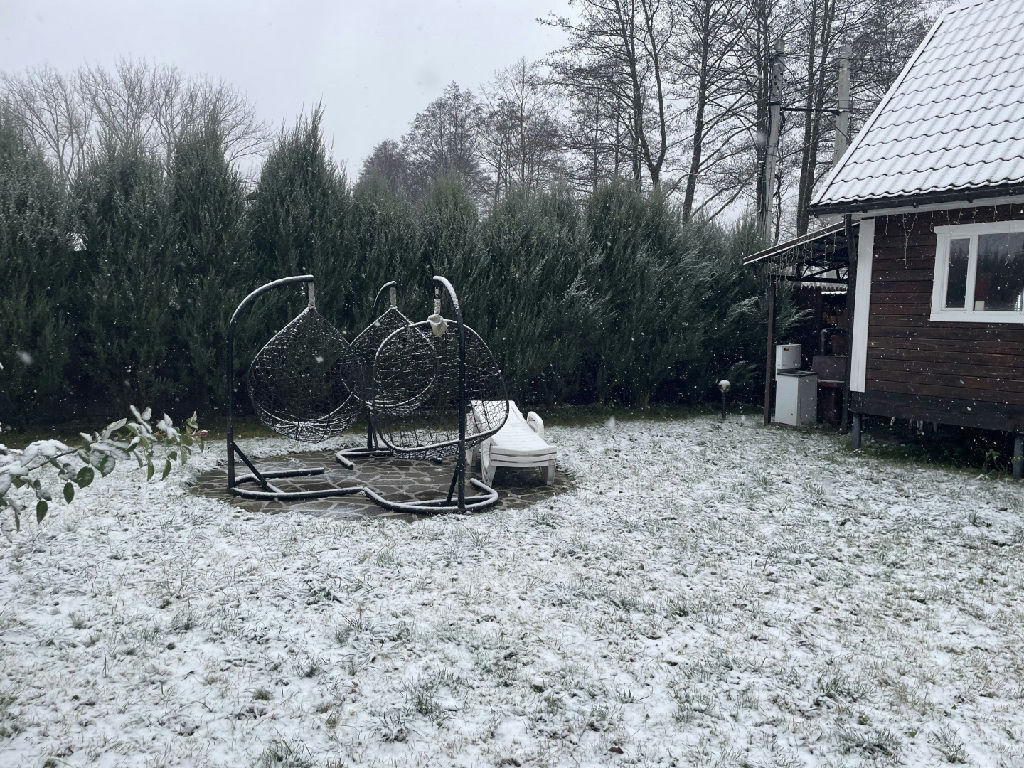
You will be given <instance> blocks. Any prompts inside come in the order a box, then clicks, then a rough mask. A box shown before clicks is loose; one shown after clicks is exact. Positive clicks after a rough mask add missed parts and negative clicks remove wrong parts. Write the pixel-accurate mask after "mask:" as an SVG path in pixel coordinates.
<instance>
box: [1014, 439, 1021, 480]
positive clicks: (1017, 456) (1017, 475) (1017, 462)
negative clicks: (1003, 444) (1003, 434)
mask: <svg viewBox="0 0 1024 768" xmlns="http://www.w3.org/2000/svg"><path fill="white" fill-rule="evenodd" d="M1013 477H1014V479H1015V480H1021V479H1024V435H1021V434H1016V435H1014V436H1013Z"/></svg>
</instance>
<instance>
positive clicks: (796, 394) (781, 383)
mask: <svg viewBox="0 0 1024 768" xmlns="http://www.w3.org/2000/svg"><path fill="white" fill-rule="evenodd" d="M775 381H776V383H777V385H776V389H775V421H777V422H779V423H780V424H789V425H790V426H793V427H802V426H804V425H805V424H813V423H814V422H815V421H817V420H818V374H816V373H814V372H813V371H786V372H780V373H778V374H776V376H775Z"/></svg>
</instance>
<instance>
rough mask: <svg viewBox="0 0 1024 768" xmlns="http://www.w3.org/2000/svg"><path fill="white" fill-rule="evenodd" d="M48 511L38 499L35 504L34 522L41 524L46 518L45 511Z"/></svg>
mask: <svg viewBox="0 0 1024 768" xmlns="http://www.w3.org/2000/svg"><path fill="white" fill-rule="evenodd" d="M47 509H49V505H48V504H47V503H46V502H45V501H43V500H42V499H40V500H39V501H37V502H36V522H37V523H41V522H43V518H44V517H46V510H47Z"/></svg>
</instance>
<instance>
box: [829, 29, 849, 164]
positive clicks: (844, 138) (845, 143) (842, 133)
mask: <svg viewBox="0 0 1024 768" xmlns="http://www.w3.org/2000/svg"><path fill="white" fill-rule="evenodd" d="M851 58H853V46H852V45H850V44H849V43H843V46H842V48H840V49H839V103H838V104H837V105H836V106H837V107H839V112H838V113H837V114H836V143H835V153H834V155H833V156H832V167H833V168H835V167H836V166H837V165H838V164H839V160H840V159H841V158H842V156H843V155H844V154H846V149H847V147H849V146H850V59H851Z"/></svg>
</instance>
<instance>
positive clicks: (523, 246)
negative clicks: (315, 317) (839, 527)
mask: <svg viewBox="0 0 1024 768" xmlns="http://www.w3.org/2000/svg"><path fill="white" fill-rule="evenodd" d="M148 152H149V151H148V150H147V149H146V148H145V147H143V146H134V145H132V144H131V143H124V142H122V143H113V142H112V143H110V144H109V145H105V146H102V147H101V148H100V149H99V151H97V152H96V153H95V155H94V156H93V157H92V158H91V159H90V161H89V162H88V164H87V165H86V167H85V168H84V170H83V172H82V173H81V174H80V175H79V176H78V177H77V178H76V179H75V181H74V183H73V184H72V186H71V188H70V189H64V188H63V187H62V185H61V184H60V183H59V182H58V179H57V177H56V175H55V173H54V172H53V170H52V169H51V167H50V166H49V165H48V164H47V162H46V161H45V159H44V158H43V157H42V156H41V155H40V154H39V153H38V152H36V151H34V150H33V149H32V146H31V144H30V143H29V142H28V141H27V140H26V139H25V137H24V136H23V135H22V134H21V133H20V132H19V130H18V128H17V126H16V124H15V122H14V121H13V120H11V119H9V118H8V117H5V116H4V115H2V114H0V286H2V288H0V365H2V366H3V368H2V370H0V423H3V424H7V425H10V424H14V425H19V424H27V423H32V422H57V421H66V420H68V419H70V418H74V417H78V416H89V417H97V418H98V417H100V416H107V415H113V414H118V413H121V412H122V411H123V410H124V407H125V406H126V404H128V403H136V404H139V405H142V404H151V405H153V406H154V407H156V408H157V409H166V410H168V411H171V412H174V413H184V412H186V411H188V412H190V411H191V410H193V409H196V410H198V411H199V412H200V414H201V416H203V417H204V418H206V419H207V420H208V421H209V420H217V419H219V418H220V416H221V415H222V414H223V403H224V388H225V371H224V341H225V330H226V326H227V320H228V318H229V317H230V314H231V312H232V310H233V309H234V307H235V306H236V305H237V304H238V302H239V301H240V300H241V298H242V297H244V296H245V295H246V294H247V293H248V292H249V291H251V290H252V289H253V288H255V287H257V286H258V285H260V284H262V283H264V282H267V281H269V280H272V279H275V278H278V277H282V276H285V275H292V274H299V273H304V272H311V273H313V274H314V275H316V278H317V295H318V306H319V308H320V310H321V311H322V312H323V313H324V314H325V315H326V316H327V317H328V318H330V319H331V320H332V321H333V322H334V323H335V324H336V325H337V326H338V327H339V328H341V329H342V330H344V331H345V332H346V333H347V334H349V336H350V337H351V336H353V335H355V334H356V333H358V332H359V331H360V330H361V329H362V328H363V327H364V326H365V325H366V324H367V322H369V321H370V320H371V319H372V318H371V317H370V312H371V307H370V304H371V301H372V298H373V296H374V294H375V292H376V290H377V288H378V286H380V285H381V284H382V283H384V282H386V281H387V280H391V279H395V280H397V281H398V282H399V304H400V307H401V308H402V309H403V311H404V312H405V313H406V314H407V315H408V316H409V317H411V318H412V319H414V320H418V319H422V318H424V317H425V316H426V315H427V314H428V313H429V312H430V311H431V307H430V295H431V283H430V277H431V275H434V274H441V275H445V276H446V277H448V278H449V279H450V280H451V281H452V282H453V283H454V285H455V287H456V289H457V290H458V292H459V294H460V297H461V299H462V302H463V309H464V313H465V317H466V321H467V322H468V323H469V324H470V325H472V326H473V327H475V328H476V329H477V330H478V331H479V332H480V333H481V335H482V336H483V337H484V339H485V340H486V341H487V342H488V343H489V345H490V346H491V347H492V349H493V350H494V352H495V354H496V355H497V357H498V359H499V361H500V362H501V365H502V367H503V370H504V372H505V375H506V379H507V381H508V385H509V391H510V393H511V394H512V396H513V397H515V398H516V399H517V400H520V401H522V402H524V403H525V404H526V405H528V406H534V405H550V404H553V403H577V404H585V403H615V404H622V405H641V406H644V405H647V404H650V403H653V402H696V401H701V400H704V399H706V398H708V397H709V396H711V395H713V393H714V391H715V390H714V382H715V380H716V379H718V378H720V377H722V376H728V377H730V378H731V379H733V380H734V381H735V382H737V383H738V384H740V385H741V388H742V385H743V384H744V382H746V383H747V387H746V388H747V390H748V392H750V393H751V394H752V395H755V394H756V392H757V388H758V382H757V379H756V377H757V371H758V369H759V366H757V365H754V362H755V361H757V360H759V359H760V355H761V354H762V350H761V344H762V343H763V341H762V340H763V338H764V335H763V334H764V319H763V317H762V315H763V307H762V305H761V302H760V301H759V300H758V296H759V294H760V290H759V287H758V281H757V279H756V277H755V276H754V275H753V274H751V272H750V270H745V269H743V268H742V266H741V260H742V255H743V254H744V253H748V252H750V251H751V250H753V249H754V248H755V247H756V242H755V239H754V236H753V233H752V231H751V230H750V229H749V228H748V227H745V226H739V227H737V228H735V229H732V230H723V229H722V228H721V227H719V226H716V225H714V224H710V223H705V222H696V221H690V222H685V221H683V219H682V218H681V217H680V215H679V213H678V211H677V210H676V209H675V208H674V207H673V205H671V204H670V203H669V202H668V201H666V200H664V199H662V198H661V197H659V196H658V195H656V194H645V193H640V192H637V191H635V190H634V189H632V188H630V186H628V185H625V184H614V183H613V184H610V185H608V186H604V187H601V188H599V189H598V190H596V191H595V192H594V193H593V194H592V195H590V196H589V197H587V198H585V199H582V200H581V199H580V198H578V197H577V196H574V195H573V194H572V193H571V192H569V191H558V190H556V191H553V192H544V193H539V192H532V193H526V192H518V193H517V192H513V193H511V194H508V195H506V196H505V197H504V198H503V199H502V200H501V201H500V202H499V203H498V204H497V205H496V206H494V207H493V208H492V209H491V210H490V211H488V212H487V213H486V215H481V214H480V212H479V211H478V209H477V207H476V205H475V204H474V202H473V199H472V197H471V195H470V193H469V191H467V190H466V189H465V188H464V186H463V185H462V184H461V183H460V182H458V181H457V180H455V179H442V180H441V181H439V182H437V183H435V184H434V185H433V187H432V188H431V189H430V190H429V192H428V193H427V194H426V195H425V196H424V197H423V199H422V200H420V201H418V202H417V203H415V204H413V203H412V202H410V201H409V200H408V199H407V198H406V197H405V196H404V195H403V193H402V192H401V191H400V190H396V189H395V188H394V186H393V185H390V184H388V183H387V180H386V179H383V178H378V177H377V176H375V175H373V174H367V175H366V176H364V178H362V179H361V180H360V182H359V183H358V184H356V185H355V186H350V185H349V184H348V182H347V179H346V177H345V174H344V173H343V172H342V171H341V170H340V169H339V168H337V167H336V166H335V164H334V163H333V162H332V161H331V160H330V156H329V152H328V148H327V147H326V146H325V143H324V140H323V137H322V133H321V129H320V115H319V113H318V112H314V113H313V114H312V115H311V116H309V117H308V118H304V119H302V120H300V121H299V123H298V124H297V125H296V126H295V127H294V128H292V129H291V130H290V131H287V132H284V133H282V135H281V136H280V137H279V138H278V140H277V141H276V143H275V146H274V148H273V150H272V151H271V153H270V155H269V157H268V158H267V160H266V162H265V164H264V166H263V169H262V173H261V176H260V178H259V181H258V184H257V185H256V187H255V189H254V190H253V191H252V192H251V193H250V192H247V189H246V185H245V184H244V183H243V180H242V179H241V178H240V177H239V175H238V174H237V173H236V171H235V170H234V169H233V168H232V166H231V164H230V163H229V162H228V161H227V160H226V159H225V152H224V139H223V137H222V136H220V135H219V134H218V132H217V129H216V128H215V127H213V126H205V127H200V128H198V129H196V130H192V131H187V132H185V133H183V134H182V136H181V137H180V138H179V139H178V140H177V142H176V144H175V146H174V149H173V155H172V158H171V162H170V163H166V162H161V159H160V158H156V157H153V156H151V155H150V154H148ZM303 302H304V299H303V297H302V295H301V292H300V291H299V290H298V289H296V290H295V291H284V292H281V295H270V296H268V297H267V298H266V299H261V303H260V304H259V305H258V308H257V310H256V311H255V312H254V313H253V314H251V315H248V316H247V320H246V321H245V322H244V323H243V324H242V326H241V327H240V328H239V339H238V352H237V354H236V357H237V359H238V360H239V363H238V365H239V370H238V371H237V373H238V374H239V375H241V374H242V373H243V371H244V367H245V366H246V365H247V362H248V360H249V359H251V356H252V354H254V353H255V351H256V350H257V349H258V347H259V345H260V344H261V343H262V342H263V341H265V340H266V339H267V338H269V337H270V335H272V333H273V332H274V331H275V330H276V329H277V328H279V327H280V326H281V325H283V324H284V323H285V322H287V320H288V319H289V318H290V317H291V316H293V315H294V314H296V313H297V312H298V311H299V310H300V309H301V306H302V305H303ZM242 401H243V402H244V398H242Z"/></svg>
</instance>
